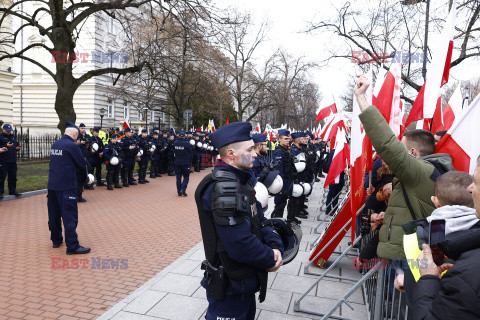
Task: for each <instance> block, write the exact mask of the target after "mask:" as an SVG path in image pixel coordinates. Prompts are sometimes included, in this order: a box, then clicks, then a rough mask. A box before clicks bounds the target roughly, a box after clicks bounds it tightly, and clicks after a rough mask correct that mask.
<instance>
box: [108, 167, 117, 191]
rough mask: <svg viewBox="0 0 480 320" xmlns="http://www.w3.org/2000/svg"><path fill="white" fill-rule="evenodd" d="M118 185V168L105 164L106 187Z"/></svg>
mask: <svg viewBox="0 0 480 320" xmlns="http://www.w3.org/2000/svg"><path fill="white" fill-rule="evenodd" d="M119 184H120V166H119V165H116V166H113V165H110V164H107V186H111V185H115V186H117V185H119Z"/></svg>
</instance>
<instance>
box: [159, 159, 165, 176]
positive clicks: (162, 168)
mask: <svg viewBox="0 0 480 320" xmlns="http://www.w3.org/2000/svg"><path fill="white" fill-rule="evenodd" d="M158 170H159V172H160V173H161V174H165V173H167V158H166V157H162V158H160V162H159V163H158Z"/></svg>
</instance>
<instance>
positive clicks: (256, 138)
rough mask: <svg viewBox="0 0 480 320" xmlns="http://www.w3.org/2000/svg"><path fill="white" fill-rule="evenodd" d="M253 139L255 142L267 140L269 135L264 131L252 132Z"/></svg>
mask: <svg viewBox="0 0 480 320" xmlns="http://www.w3.org/2000/svg"><path fill="white" fill-rule="evenodd" d="M252 139H253V142H254V143H258V142H266V141H267V135H266V134H264V133H255V134H252Z"/></svg>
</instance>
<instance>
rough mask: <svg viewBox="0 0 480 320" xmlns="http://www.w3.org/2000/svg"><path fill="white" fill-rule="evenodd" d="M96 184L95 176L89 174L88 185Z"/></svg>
mask: <svg viewBox="0 0 480 320" xmlns="http://www.w3.org/2000/svg"><path fill="white" fill-rule="evenodd" d="M94 182H95V177H94V176H93V174H91V173H89V174H88V184H92V183H94Z"/></svg>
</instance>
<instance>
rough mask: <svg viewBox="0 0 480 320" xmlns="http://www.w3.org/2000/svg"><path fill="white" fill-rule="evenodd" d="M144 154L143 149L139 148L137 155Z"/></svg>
mask: <svg viewBox="0 0 480 320" xmlns="http://www.w3.org/2000/svg"><path fill="white" fill-rule="evenodd" d="M141 156H143V149H140V150H138V153H137V157H141Z"/></svg>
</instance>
